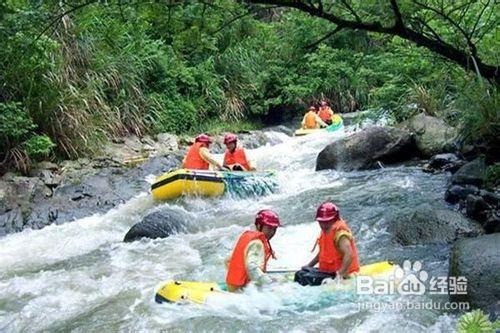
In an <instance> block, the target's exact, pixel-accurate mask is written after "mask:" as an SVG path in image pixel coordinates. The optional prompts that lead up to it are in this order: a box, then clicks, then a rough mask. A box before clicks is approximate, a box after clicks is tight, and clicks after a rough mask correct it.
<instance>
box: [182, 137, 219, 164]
mask: <svg viewBox="0 0 500 333" xmlns="http://www.w3.org/2000/svg"><path fill="white" fill-rule="evenodd" d="M211 143H212V139H211V138H210V137H209V136H208V135H206V134H200V135H198V136H197V137H196V138H195V140H194V143H193V145H192V146H191V147H189V149H188V151H187V153H186V156H185V157H184V160H183V161H182V167H183V168H185V169H198V170H208V169H209V167H210V166H212V168H213V169H215V170H222V169H223V166H222V165H221V164H220V163H219V162H217V160H216V159H215V158H214V157H213V156H212V154H210V151H209V150H208V148H209V147H210V144H211Z"/></svg>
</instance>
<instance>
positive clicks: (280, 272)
mask: <svg viewBox="0 0 500 333" xmlns="http://www.w3.org/2000/svg"><path fill="white" fill-rule="evenodd" d="M296 271H298V269H277V270H273V271H266V274H286V273H295V272H296Z"/></svg>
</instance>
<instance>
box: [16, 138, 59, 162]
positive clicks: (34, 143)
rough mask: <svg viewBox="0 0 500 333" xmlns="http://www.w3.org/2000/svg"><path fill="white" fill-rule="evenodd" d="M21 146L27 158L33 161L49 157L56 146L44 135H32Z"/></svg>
mask: <svg viewBox="0 0 500 333" xmlns="http://www.w3.org/2000/svg"><path fill="white" fill-rule="evenodd" d="M23 145H24V147H25V151H26V153H27V154H28V156H29V157H30V158H33V159H35V160H37V159H41V158H44V157H47V156H49V154H50V153H51V152H52V149H53V148H54V147H55V146H56V145H55V144H54V143H53V142H52V140H51V139H50V138H49V137H48V136H46V135H33V136H32V137H30V138H29V139H28V140H27V141H25V142H24V144H23Z"/></svg>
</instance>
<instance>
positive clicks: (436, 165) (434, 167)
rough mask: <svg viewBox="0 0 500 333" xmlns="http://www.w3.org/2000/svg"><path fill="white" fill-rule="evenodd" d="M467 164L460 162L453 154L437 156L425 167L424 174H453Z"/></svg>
mask: <svg viewBox="0 0 500 333" xmlns="http://www.w3.org/2000/svg"><path fill="white" fill-rule="evenodd" d="M466 163H467V162H466V161H464V160H460V159H459V158H458V157H457V155H455V154H452V153H445V154H437V155H434V156H432V157H431V158H430V159H429V162H428V163H427V164H426V165H424V167H423V171H424V172H438V171H449V172H451V173H455V172H457V170H458V169H460V168H461V167H462V166H464V165H465V164H466Z"/></svg>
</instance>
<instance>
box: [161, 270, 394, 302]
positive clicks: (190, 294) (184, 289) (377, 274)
mask: <svg viewBox="0 0 500 333" xmlns="http://www.w3.org/2000/svg"><path fill="white" fill-rule="evenodd" d="M397 267H399V266H398V265H395V264H393V263H392V262H390V261H382V262H377V263H373V264H370V265H365V266H361V268H360V271H359V274H358V276H370V277H372V278H374V279H384V280H386V279H389V278H392V277H393V276H394V271H395V270H396V268H397ZM356 278H357V277H355V278H352V279H348V280H343V281H342V283H341V284H336V283H334V284H328V285H322V286H318V287H314V288H324V289H325V291H328V292H339V291H349V290H352V289H353V288H355V287H356ZM289 280H293V274H291V275H289ZM234 295H235V294H234V293H230V292H228V291H227V286H226V284H225V283H217V282H193V281H167V282H165V283H164V284H163V285H162V286H161V287H160V289H159V290H158V292H157V293H156V295H155V301H156V302H157V303H164V302H170V303H183V302H184V303H189V302H192V303H198V304H205V303H207V302H208V301H209V300H210V299H212V298H220V297H223V298H227V297H232V296H234Z"/></svg>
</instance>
